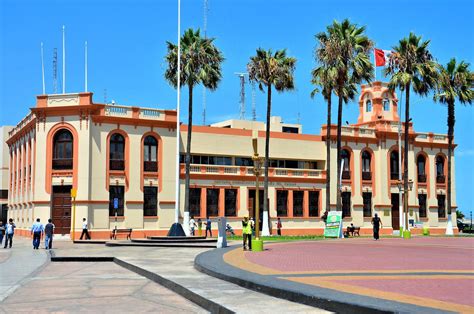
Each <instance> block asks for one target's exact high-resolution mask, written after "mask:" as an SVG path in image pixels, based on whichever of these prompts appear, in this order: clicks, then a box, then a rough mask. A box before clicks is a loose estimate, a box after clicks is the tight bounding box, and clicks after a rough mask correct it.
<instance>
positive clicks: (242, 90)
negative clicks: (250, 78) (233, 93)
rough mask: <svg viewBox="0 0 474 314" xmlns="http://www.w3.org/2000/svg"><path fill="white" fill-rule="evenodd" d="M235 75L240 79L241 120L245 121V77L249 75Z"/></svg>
mask: <svg viewBox="0 0 474 314" xmlns="http://www.w3.org/2000/svg"><path fill="white" fill-rule="evenodd" d="M234 74H235V75H237V76H238V77H239V78H240V120H245V76H246V75H248V73H245V72H236V73H234Z"/></svg>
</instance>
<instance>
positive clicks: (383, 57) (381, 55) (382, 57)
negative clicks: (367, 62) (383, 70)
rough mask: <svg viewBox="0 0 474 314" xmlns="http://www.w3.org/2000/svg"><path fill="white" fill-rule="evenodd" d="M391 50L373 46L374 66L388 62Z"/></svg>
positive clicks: (384, 64) (381, 65)
mask: <svg viewBox="0 0 474 314" xmlns="http://www.w3.org/2000/svg"><path fill="white" fill-rule="evenodd" d="M391 54H392V51H390V50H382V49H377V48H374V55H375V66H376V67H383V66H386V65H387V64H388V59H389V57H390V55H391Z"/></svg>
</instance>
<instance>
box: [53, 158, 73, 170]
mask: <svg viewBox="0 0 474 314" xmlns="http://www.w3.org/2000/svg"><path fill="white" fill-rule="evenodd" d="M53 169H54V170H69V169H72V158H70V159H53Z"/></svg>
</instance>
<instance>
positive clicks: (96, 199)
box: [6, 82, 456, 238]
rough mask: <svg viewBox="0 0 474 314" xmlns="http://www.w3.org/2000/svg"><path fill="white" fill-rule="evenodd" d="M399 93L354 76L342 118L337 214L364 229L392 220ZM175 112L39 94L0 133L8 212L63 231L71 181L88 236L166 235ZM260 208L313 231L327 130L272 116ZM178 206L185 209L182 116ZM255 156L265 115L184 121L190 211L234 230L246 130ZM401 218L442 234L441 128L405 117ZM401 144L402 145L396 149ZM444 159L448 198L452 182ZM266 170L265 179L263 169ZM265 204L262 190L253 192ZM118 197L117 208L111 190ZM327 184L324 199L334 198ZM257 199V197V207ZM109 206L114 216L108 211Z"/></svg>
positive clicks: (395, 222) (247, 181)
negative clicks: (354, 100)
mask: <svg viewBox="0 0 474 314" xmlns="http://www.w3.org/2000/svg"><path fill="white" fill-rule="evenodd" d="M397 108H398V100H397V98H396V95H395V94H393V93H391V92H389V90H388V89H387V86H386V85H385V84H383V83H381V82H375V83H373V84H372V85H370V86H368V85H362V87H361V95H360V97H359V110H360V114H359V117H358V120H357V123H354V124H350V125H347V126H343V127H342V141H343V143H342V147H343V151H342V155H343V159H344V161H345V162H344V169H343V172H342V200H343V205H342V210H343V215H344V224H345V225H349V224H350V223H353V224H354V225H355V226H359V227H361V231H362V232H370V230H371V223H370V219H371V217H372V216H373V215H374V213H378V214H379V215H380V216H381V218H382V221H383V224H384V227H385V228H384V229H383V230H384V232H386V233H391V232H392V230H398V228H399V226H400V218H399V217H400V215H399V194H398V193H399V190H398V187H397V181H398V177H399V171H400V169H399V161H398V154H399V149H398V124H399V116H398V114H397ZM176 120H177V119H176V111H174V110H159V109H151V108H141V107H127V106H121V105H115V104H99V103H94V102H93V99H92V94H91V93H78V94H59V95H56V94H55V95H41V96H38V97H37V101H36V106H35V107H34V108H31V111H30V113H29V114H28V115H27V116H26V117H25V118H24V119H23V120H22V121H21V122H20V123H19V124H18V125H17V126H15V127H14V128H13V129H12V130H11V131H10V132H9V133H8V139H7V141H6V142H7V144H8V148H9V153H10V155H9V157H10V161H9V186H8V190H9V191H8V216H9V218H13V219H14V220H15V222H16V225H17V227H18V230H19V232H27V230H28V228H29V227H30V226H31V224H32V223H33V221H34V219H35V218H41V220H42V221H46V220H47V219H48V218H52V219H53V221H54V223H55V225H56V227H57V228H56V232H57V233H61V234H69V233H70V232H71V224H72V217H71V208H72V206H71V197H70V191H71V188H75V189H77V197H76V200H75V203H76V212H77V215H76V217H77V219H76V226H75V228H76V230H77V232H79V229H80V228H81V220H82V218H83V217H85V218H87V219H88V221H89V224H90V230H91V234H92V237H93V238H108V236H109V234H110V230H111V229H113V228H114V227H115V225H116V224H117V227H118V228H132V229H133V237H144V236H151V235H165V234H166V233H167V232H168V230H169V227H170V226H171V224H172V223H173V222H174V217H175V197H176V190H175V186H176V177H175V176H176ZM270 129H271V135H270V159H271V161H270V166H269V182H270V183H269V194H268V198H269V210H270V217H271V219H272V221H273V222H275V220H276V217H280V218H281V220H282V223H283V234H321V233H322V231H323V228H324V222H323V221H322V219H321V218H320V217H321V215H322V213H323V212H324V210H325V208H324V207H325V206H324V204H325V202H326V200H325V196H326V193H325V180H326V133H327V127H326V126H325V125H323V126H322V127H321V134H320V135H313V134H303V133H302V126H301V125H298V124H285V123H282V121H281V118H279V117H272V118H271V125H270ZM180 132H181V149H180V150H181V155H182V156H181V165H180V182H181V184H180V188H181V190H180V199H181V201H180V204H181V208H180V213H181V216H183V210H184V208H183V207H184V157H183V156H184V147H186V133H187V126H186V125H184V124H182V125H181V128H180ZM255 134H257V135H258V139H259V143H258V145H259V147H258V149H259V151H260V152H261V154H262V155H263V152H264V140H265V124H264V123H262V122H258V121H246V120H229V121H224V122H220V123H215V124H212V125H210V126H193V137H192V148H191V154H192V161H191V169H190V170H191V171H190V173H191V189H190V214H191V215H192V216H194V218H195V219H197V218H202V219H204V217H206V216H210V217H211V219H212V218H215V217H218V216H226V217H227V220H228V222H229V223H230V224H231V225H232V226H233V228H234V229H236V230H237V231H239V229H241V224H240V220H241V219H242V217H243V216H247V215H251V216H252V215H254V214H255V213H254V208H255V196H256V193H257V192H256V190H255V177H254V175H253V172H252V160H251V155H252V154H253V149H252V137H253V136H255ZM409 137H410V143H409V154H408V156H403V158H408V164H409V169H408V171H409V178H410V179H412V180H413V182H414V184H413V189H412V191H410V192H409V220H410V223H411V224H413V229H412V230H413V231H415V232H416V230H419V229H420V227H421V226H426V227H429V228H430V229H431V231H432V232H434V233H444V230H445V228H446V223H447V219H446V218H447V216H446V215H447V213H446V208H445V203H446V201H445V199H446V184H447V180H446V171H447V160H446V154H447V145H448V141H447V136H446V135H444V134H433V133H419V132H415V130H414V128H413V125H412V124H411V123H410V135H409ZM402 151H403V148H402ZM336 159H337V158H336V125H331V160H332V161H333V162H331V177H332V178H333V179H335V178H336V167H337V166H336ZM454 165H455V162H454V158H453V189H452V190H453V205H454V208H456V193H455V191H456V188H455V178H454V173H455V171H454V169H455V166H454ZM261 180H262V181H263V178H262V179H261ZM259 193H260V195H261V197H260V202H261V204H263V189H262V190H261V191H260V192H259ZM114 199H118V206H117V207H118V208H117V210H115V208H114V204H113V200H114ZM335 200H336V184H335V180H334V183H332V185H331V208H332V209H336V205H335V203H336V202H335ZM261 207H263V206H261ZM116 212H117V219H116V218H115V216H116Z"/></svg>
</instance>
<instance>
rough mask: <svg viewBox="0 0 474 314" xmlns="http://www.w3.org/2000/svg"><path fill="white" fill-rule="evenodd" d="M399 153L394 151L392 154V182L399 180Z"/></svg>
mask: <svg viewBox="0 0 474 314" xmlns="http://www.w3.org/2000/svg"><path fill="white" fill-rule="evenodd" d="M399 173H400V169H399V168H398V151H396V150H394V151H392V152H391V153H390V180H398V174H399Z"/></svg>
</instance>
